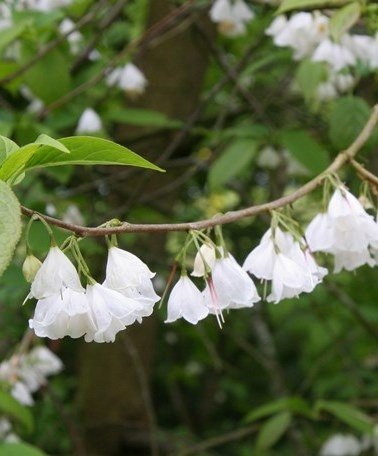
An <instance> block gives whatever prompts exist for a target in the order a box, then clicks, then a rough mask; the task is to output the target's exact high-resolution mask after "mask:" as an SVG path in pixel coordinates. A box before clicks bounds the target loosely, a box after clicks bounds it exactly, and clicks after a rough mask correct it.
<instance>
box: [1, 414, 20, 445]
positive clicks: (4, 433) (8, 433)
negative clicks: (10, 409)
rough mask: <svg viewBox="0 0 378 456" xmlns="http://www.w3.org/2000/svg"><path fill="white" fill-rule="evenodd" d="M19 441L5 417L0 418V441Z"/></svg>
mask: <svg viewBox="0 0 378 456" xmlns="http://www.w3.org/2000/svg"><path fill="white" fill-rule="evenodd" d="M19 441H20V438H19V437H18V435H16V434H14V433H13V432H12V425H11V423H10V421H9V420H8V419H7V418H0V442H4V443H17V442H19Z"/></svg>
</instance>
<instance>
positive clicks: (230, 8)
mask: <svg viewBox="0 0 378 456" xmlns="http://www.w3.org/2000/svg"><path fill="white" fill-rule="evenodd" d="M209 15H210V19H211V20H212V21H213V22H215V23H216V24H218V29H219V32H220V33H221V34H222V35H225V36H228V37H236V36H240V35H244V34H245V33H246V24H247V23H248V22H250V21H251V20H252V19H253V18H254V17H255V14H254V12H253V11H252V10H251V9H250V8H249V7H248V5H247V4H246V3H245V2H244V1H243V0H234V1H231V0H215V1H214V3H213V5H212V7H211V9H210V11H209Z"/></svg>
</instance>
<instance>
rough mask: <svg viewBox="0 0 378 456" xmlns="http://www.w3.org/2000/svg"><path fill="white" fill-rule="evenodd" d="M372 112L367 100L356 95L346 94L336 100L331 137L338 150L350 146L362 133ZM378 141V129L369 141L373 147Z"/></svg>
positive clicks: (332, 113)
mask: <svg viewBox="0 0 378 456" xmlns="http://www.w3.org/2000/svg"><path fill="white" fill-rule="evenodd" d="M370 114H371V109H370V107H369V105H368V104H367V103H366V101H365V100H363V99H362V98H359V97H354V96H345V97H341V98H339V99H338V100H336V101H335V102H334V104H333V108H332V111H331V114H330V118H329V137H330V139H331V142H332V144H333V145H334V146H335V147H336V149H338V150H343V149H346V148H347V147H349V146H350V145H351V144H352V142H353V141H354V140H355V139H356V138H357V136H358V135H359V134H360V133H361V130H362V129H363V127H364V126H365V124H366V122H367V121H368V119H369V117H370ZM376 141H377V129H375V130H374V133H373V135H372V136H371V138H370V140H369V141H368V143H367V147H368V148H369V147H371V146H372V145H373V144H374V143H376ZM365 147H366V146H365Z"/></svg>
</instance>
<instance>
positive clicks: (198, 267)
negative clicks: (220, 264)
mask: <svg viewBox="0 0 378 456" xmlns="http://www.w3.org/2000/svg"><path fill="white" fill-rule="evenodd" d="M215 260H216V249H215V246H213V245H212V244H210V243H206V242H205V243H204V244H202V245H201V247H200V249H199V251H198V252H197V254H196V256H195V258H194V264H193V272H192V273H191V275H192V276H193V277H204V276H206V274H207V273H208V272H209V271H210V270H211V269H212V268H213V267H214V265H215Z"/></svg>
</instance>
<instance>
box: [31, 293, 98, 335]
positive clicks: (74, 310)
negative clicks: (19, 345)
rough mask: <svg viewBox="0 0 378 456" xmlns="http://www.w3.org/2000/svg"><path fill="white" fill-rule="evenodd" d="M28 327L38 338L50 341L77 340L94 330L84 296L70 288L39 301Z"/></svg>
mask: <svg viewBox="0 0 378 456" xmlns="http://www.w3.org/2000/svg"><path fill="white" fill-rule="evenodd" d="M29 327H30V328H32V329H34V332H35V334H36V335H37V336H38V337H48V338H50V339H61V338H63V337H65V336H70V337H72V338H77V337H81V336H83V335H84V334H86V333H87V332H93V331H94V329H95V326H94V322H93V320H92V318H91V315H90V314H89V306H88V300H87V296H86V294H85V293H84V292H77V291H74V290H72V289H70V288H64V289H63V290H61V291H60V293H58V294H55V295H52V296H49V297H47V298H43V299H40V300H39V301H38V302H37V305H36V307H35V311H34V317H33V318H32V319H30V320H29Z"/></svg>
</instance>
